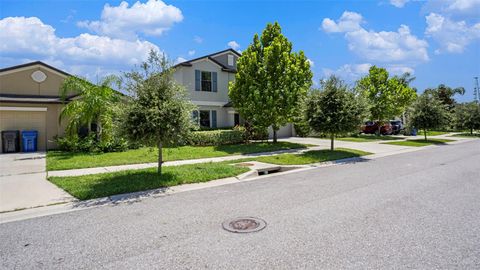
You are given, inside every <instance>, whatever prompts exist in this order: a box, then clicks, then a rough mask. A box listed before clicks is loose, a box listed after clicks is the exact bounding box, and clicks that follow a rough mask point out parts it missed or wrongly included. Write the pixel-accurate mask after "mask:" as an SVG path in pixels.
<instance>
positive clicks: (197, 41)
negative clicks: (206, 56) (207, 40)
mask: <svg viewBox="0 0 480 270" xmlns="http://www.w3.org/2000/svg"><path fill="white" fill-rule="evenodd" d="M193 41H195V43H198V44H201V43H203V38H201V37H199V36H194V37H193Z"/></svg>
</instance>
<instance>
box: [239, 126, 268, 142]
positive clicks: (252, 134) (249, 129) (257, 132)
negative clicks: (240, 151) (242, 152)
mask: <svg viewBox="0 0 480 270" xmlns="http://www.w3.org/2000/svg"><path fill="white" fill-rule="evenodd" d="M243 130H244V136H245V140H246V141H251V140H262V141H263V140H267V139H268V129H267V128H263V127H258V126H253V125H249V124H245V127H243Z"/></svg>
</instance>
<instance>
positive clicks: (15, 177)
mask: <svg viewBox="0 0 480 270" xmlns="http://www.w3.org/2000/svg"><path fill="white" fill-rule="evenodd" d="M45 159H46V158H45V153H15V154H0V212H6V211H13V210H18V209H23V208H31V207H38V206H44V205H50V204H56V203H62V202H67V201H71V200H72V199H73V198H72V196H70V195H69V194H67V193H66V192H65V191H63V190H61V189H59V188H58V187H57V186H55V185H54V184H52V183H50V182H48V181H47V174H46V166H45V165H46V164H45V163H46V160H45Z"/></svg>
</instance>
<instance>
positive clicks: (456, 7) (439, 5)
mask: <svg viewBox="0 0 480 270" xmlns="http://www.w3.org/2000/svg"><path fill="white" fill-rule="evenodd" d="M422 10H423V12H424V13H438V14H442V15H444V16H447V17H451V18H453V19H459V20H465V19H467V18H472V19H475V20H476V19H478V14H479V10H480V0H442V1H438V0H428V1H426V3H425V4H424V6H423V7H422Z"/></svg>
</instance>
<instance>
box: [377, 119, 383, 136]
mask: <svg viewBox="0 0 480 270" xmlns="http://www.w3.org/2000/svg"><path fill="white" fill-rule="evenodd" d="M380 135H382V123H381V122H378V134H377V136H380Z"/></svg>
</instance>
